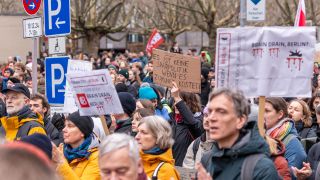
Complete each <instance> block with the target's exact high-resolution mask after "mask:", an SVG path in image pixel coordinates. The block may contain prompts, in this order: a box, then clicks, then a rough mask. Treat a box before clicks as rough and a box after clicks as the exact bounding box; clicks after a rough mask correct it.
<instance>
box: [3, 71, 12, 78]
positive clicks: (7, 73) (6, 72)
mask: <svg viewBox="0 0 320 180" xmlns="http://www.w3.org/2000/svg"><path fill="white" fill-rule="evenodd" d="M10 75H11V73H10V71H8V70H6V71H4V73H3V76H4V77H10Z"/></svg>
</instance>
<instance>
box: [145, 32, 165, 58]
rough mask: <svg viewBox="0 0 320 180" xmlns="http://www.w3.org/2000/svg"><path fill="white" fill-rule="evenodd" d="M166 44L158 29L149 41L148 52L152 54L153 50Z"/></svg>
mask: <svg viewBox="0 0 320 180" xmlns="http://www.w3.org/2000/svg"><path fill="white" fill-rule="evenodd" d="M163 42H164V39H163V37H162V36H161V35H160V33H159V32H158V30H157V29H153V31H152V34H151V36H150V38H149V40H148V44H147V47H146V51H147V52H149V53H152V49H153V48H157V47H159V46H160V44H161V43H163Z"/></svg>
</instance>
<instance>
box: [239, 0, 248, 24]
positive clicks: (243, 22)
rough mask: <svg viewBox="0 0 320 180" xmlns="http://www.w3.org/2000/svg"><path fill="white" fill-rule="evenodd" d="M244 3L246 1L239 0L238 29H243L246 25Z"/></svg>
mask: <svg viewBox="0 0 320 180" xmlns="http://www.w3.org/2000/svg"><path fill="white" fill-rule="evenodd" d="M246 1H247V0H240V16H239V17H240V27H244V26H245V25H246V20H247V18H246V15H247V14H246V13H247V12H246Z"/></svg>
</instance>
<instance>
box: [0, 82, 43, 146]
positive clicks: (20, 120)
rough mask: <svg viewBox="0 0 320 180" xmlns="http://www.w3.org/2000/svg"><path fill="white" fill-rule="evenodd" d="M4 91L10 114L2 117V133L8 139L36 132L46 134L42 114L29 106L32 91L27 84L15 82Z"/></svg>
mask: <svg viewBox="0 0 320 180" xmlns="http://www.w3.org/2000/svg"><path fill="white" fill-rule="evenodd" d="M2 93H4V94H5V95H6V108H7V115H8V116H7V117H2V118H1V129H0V133H1V135H2V136H5V138H6V140H8V141H13V140H16V139H20V138H21V137H24V136H28V135H31V134H34V133H40V134H46V131H45V129H44V127H43V119H42V116H41V115H40V114H35V113H33V112H32V111H31V110H30V108H29V102H30V91H29V89H28V88H27V87H26V86H25V85H23V84H21V83H15V84H14V85H12V86H10V87H8V88H7V89H4V90H3V91H2Z"/></svg>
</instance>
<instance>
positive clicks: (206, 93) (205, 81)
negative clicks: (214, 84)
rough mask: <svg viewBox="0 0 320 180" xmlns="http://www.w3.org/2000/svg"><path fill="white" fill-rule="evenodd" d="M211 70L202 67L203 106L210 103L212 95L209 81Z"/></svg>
mask: <svg viewBox="0 0 320 180" xmlns="http://www.w3.org/2000/svg"><path fill="white" fill-rule="evenodd" d="M208 75H209V68H207V67H202V68H201V94H200V97H201V104H202V106H206V105H207V103H208V98H209V94H210V83H209V80H208Z"/></svg>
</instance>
